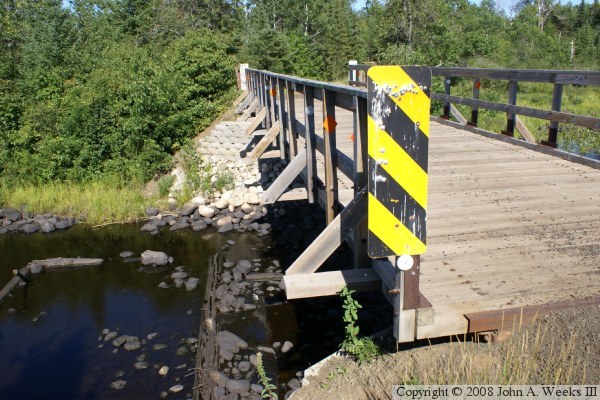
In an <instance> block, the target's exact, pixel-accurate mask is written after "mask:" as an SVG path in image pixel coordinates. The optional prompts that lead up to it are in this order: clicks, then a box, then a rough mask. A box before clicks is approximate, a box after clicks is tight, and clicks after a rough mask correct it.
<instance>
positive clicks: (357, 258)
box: [338, 97, 369, 268]
mask: <svg viewBox="0 0 600 400" xmlns="http://www.w3.org/2000/svg"><path fill="white" fill-rule="evenodd" d="M354 99H355V102H354V107H355V111H354V132H353V134H354V143H353V151H354V160H355V162H354V195H355V196H356V195H357V194H358V192H359V191H360V190H362V189H363V188H364V187H365V185H366V184H367V175H366V169H367V160H368V155H367V130H368V123H367V118H368V117H367V100H366V99H363V98H359V97H355V98H354ZM339 160H340V158H338V161H339ZM367 236H368V226H367V219H366V218H365V219H364V220H363V221H362V222H360V223H359V224H358V225H357V226H356V228H354V230H353V242H354V243H353V248H352V251H353V253H354V268H361V266H363V265H368V262H369V256H368V255H367V247H368V246H367Z"/></svg>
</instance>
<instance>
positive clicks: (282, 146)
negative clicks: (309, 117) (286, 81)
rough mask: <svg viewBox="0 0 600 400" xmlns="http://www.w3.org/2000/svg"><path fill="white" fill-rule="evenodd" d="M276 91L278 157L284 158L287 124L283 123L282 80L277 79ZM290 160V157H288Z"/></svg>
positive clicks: (283, 95) (283, 93)
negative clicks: (277, 94) (277, 100)
mask: <svg viewBox="0 0 600 400" xmlns="http://www.w3.org/2000/svg"><path fill="white" fill-rule="evenodd" d="M277 91H278V92H279V104H278V107H277V111H278V112H279V116H278V117H279V152H280V155H279V157H280V158H281V159H284V158H285V153H286V152H285V149H286V145H287V143H286V137H287V136H286V131H287V124H286V123H285V90H284V86H283V80H281V79H279V78H277ZM290 160H291V157H290Z"/></svg>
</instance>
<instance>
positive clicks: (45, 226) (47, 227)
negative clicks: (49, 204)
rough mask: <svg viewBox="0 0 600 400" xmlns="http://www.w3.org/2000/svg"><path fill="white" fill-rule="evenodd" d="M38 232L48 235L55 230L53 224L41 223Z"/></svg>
mask: <svg viewBox="0 0 600 400" xmlns="http://www.w3.org/2000/svg"><path fill="white" fill-rule="evenodd" d="M40 230H41V231H42V232H44V233H50V232H54V231H55V230H56V228H55V227H54V224H52V223H51V222H48V221H46V222H44V223H42V226H41V227H40Z"/></svg>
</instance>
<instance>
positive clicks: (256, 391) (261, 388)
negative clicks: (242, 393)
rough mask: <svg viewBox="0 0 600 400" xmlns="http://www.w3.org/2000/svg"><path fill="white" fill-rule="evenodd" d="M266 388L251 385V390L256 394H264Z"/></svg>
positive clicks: (254, 384)
mask: <svg viewBox="0 0 600 400" xmlns="http://www.w3.org/2000/svg"><path fill="white" fill-rule="evenodd" d="M263 389H264V387H263V386H262V385H257V384H256V383H253V384H252V385H250V390H251V391H253V392H254V393H258V394H260V393H262V391H263Z"/></svg>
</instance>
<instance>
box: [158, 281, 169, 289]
mask: <svg viewBox="0 0 600 400" xmlns="http://www.w3.org/2000/svg"><path fill="white" fill-rule="evenodd" d="M158 287H159V288H161V289H168V288H170V286H169V285H168V284H167V283H166V282H161V283H159V284H158Z"/></svg>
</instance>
